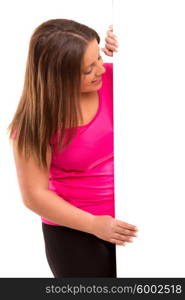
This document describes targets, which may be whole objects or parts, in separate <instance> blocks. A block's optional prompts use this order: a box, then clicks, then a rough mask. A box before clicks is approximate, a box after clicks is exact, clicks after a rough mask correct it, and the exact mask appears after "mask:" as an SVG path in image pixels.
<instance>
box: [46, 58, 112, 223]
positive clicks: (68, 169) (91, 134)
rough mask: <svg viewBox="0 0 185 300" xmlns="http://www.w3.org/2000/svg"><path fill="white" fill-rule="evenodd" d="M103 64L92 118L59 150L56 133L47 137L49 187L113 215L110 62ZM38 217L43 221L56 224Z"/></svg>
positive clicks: (72, 201) (88, 207)
mask: <svg viewBox="0 0 185 300" xmlns="http://www.w3.org/2000/svg"><path fill="white" fill-rule="evenodd" d="M104 67H105V68H106V72H105V73H104V74H103V75H102V87H101V88H100V89H99V90H98V95H99V108H98V111H97V113H96V115H95V117H94V118H93V119H92V120H91V121H90V122H89V123H88V124H86V125H83V126H78V127H77V135H76V136H75V137H74V139H73V140H72V141H71V143H70V144H69V145H68V146H67V147H66V148H65V149H63V151H62V152H57V151H56V135H55V136H54V137H53V138H52V139H51V148H52V150H54V149H55V153H54V151H52V159H51V166H50V174H49V189H50V190H51V191H53V192H54V193H56V194H57V195H59V196H61V197H62V198H63V199H64V200H65V201H68V202H69V203H70V204H72V205H74V206H76V207H78V208H80V209H82V210H84V211H87V212H89V213H92V214H94V215H110V216H112V217H115V211H114V153H113V65H112V64H111V63H105V64H104ZM67 130H68V129H65V132H67ZM43 201H44V200H43ZM41 219H42V222H43V223H46V224H50V225H58V224H55V223H53V222H51V221H49V220H46V219H44V218H43V217H41ZM58 226H60V225H58Z"/></svg>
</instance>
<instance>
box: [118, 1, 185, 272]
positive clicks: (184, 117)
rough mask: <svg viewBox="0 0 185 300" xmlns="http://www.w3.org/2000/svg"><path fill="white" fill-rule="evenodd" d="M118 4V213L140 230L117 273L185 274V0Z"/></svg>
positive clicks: (122, 254) (120, 260)
mask: <svg viewBox="0 0 185 300" xmlns="http://www.w3.org/2000/svg"><path fill="white" fill-rule="evenodd" d="M114 3H115V6H114V29H115V31H116V33H117V35H118V37H119V43H120V51H119V54H117V55H116V56H115V66H114V67H115V69H114V71H115V76H114V78H115V86H114V87H115V98H114V101H115V102H114V103H115V107H114V108H115V111H114V113H115V115H114V117H115V128H114V138H115V152H114V154H115V194H116V195H115V196H116V197H115V202H116V217H117V218H121V219H124V220H126V221H127V222H129V223H131V224H134V225H136V226H137V227H138V228H139V232H138V237H137V238H135V240H134V242H133V243H132V244H127V246H126V247H125V248H124V247H120V246H119V247H117V268H118V274H119V277H125V276H126V277H178V276H179V277H184V276H185V258H184V253H185V235H184V229H185V217H184V211H185V18H184V16H185V1H182V0H123V1H122V0H114ZM121 6H122V9H120V7H121Z"/></svg>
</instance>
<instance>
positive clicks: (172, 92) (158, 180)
mask: <svg viewBox="0 0 185 300" xmlns="http://www.w3.org/2000/svg"><path fill="white" fill-rule="evenodd" d="M10 8H11V9H10ZM184 14H185V7H184V1H183V0H168V1H167V0H153V1H152V0H145V1H144V0H139V1H138V0H114V30H115V32H116V34H117V36H118V40H119V44H120V49H119V52H118V54H116V55H115V56H114V59H113V60H114V92H115V97H114V109H115V112H114V119H115V120H114V122H115V130H114V138H115V196H116V199H115V200H116V218H119V219H121V220H125V221H127V222H130V223H132V224H135V225H137V226H138V228H139V234H138V237H137V238H136V239H135V240H134V242H133V243H132V244H127V246H126V247H121V246H119V247H117V269H118V277H159V276H162V277H163V276H166V277H178V276H184V273H185V262H184V255H183V254H184V252H185V246H184V244H185V242H184V225H185V224H184V223H185V222H184V200H185V158H184V153H185V141H184V129H185V118H184V115H185V114H184V112H185V104H184V103H185V89H184V82H185V81H184V79H185V71H184V70H185V58H184V53H185V21H184V18H183V16H184ZM50 18H68V19H74V20H76V21H79V22H82V23H84V24H87V25H89V26H91V27H93V28H94V29H96V30H97V31H98V33H99V34H100V36H101V38H102V41H103V39H104V38H105V33H106V30H107V28H108V26H109V25H110V24H111V23H112V1H111V0H101V1H99V0H94V1H92V2H89V1H86V0H68V1H62V0H53V1H52V2H51V1H48V0H39V1H31V2H30V1H20V0H17V1H15V2H14V1H13V0H12V1H10V0H9V1H8V0H7V1H6V2H4V3H3V5H2V4H1V12H0V22H1V27H0V28H1V47H0V63H1V68H0V79H1V110H0V145H1V156H0V166H1V171H0V182H1V210H0V226H1V247H0V277H50V276H51V277H52V273H51V271H50V269H49V267H48V264H47V261H46V258H45V253H44V243H43V237H42V232H41V221H40V217H39V216H38V215H36V214H34V213H33V212H31V211H29V210H28V209H27V208H26V207H25V206H24V205H23V203H22V200H21V196H20V192H19V188H18V183H17V178H16V173H15V167H14V161H13V157H12V151H11V148H10V146H9V143H8V139H7V136H6V128H7V126H8V124H9V122H10V120H11V118H12V115H13V113H14V111H15V108H16V106H17V103H18V99H19V97H20V93H21V91H22V84H23V77H24V71H25V62H26V57H27V50H28V43H29V40H30V36H31V34H32V32H33V30H34V29H35V27H36V26H38V25H39V24H40V23H42V22H43V21H45V20H47V19H50ZM102 46H103V43H102ZM103 58H104V61H113V60H112V58H108V57H105V56H104V57H103Z"/></svg>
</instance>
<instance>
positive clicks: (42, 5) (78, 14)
mask: <svg viewBox="0 0 185 300" xmlns="http://www.w3.org/2000/svg"><path fill="white" fill-rule="evenodd" d="M53 18H66V19H74V20H75V21H77V22H81V23H84V24H85V25H88V26H90V27H92V28H94V29H95V30H96V31H97V32H98V33H99V34H100V37H101V39H102V42H101V44H100V46H101V47H103V46H104V39H105V36H106V31H107V30H108V26H109V25H110V24H112V1H111V0H103V1H102V0H101V1H99V0H93V1H86V0H66V1H64V0H58V1H57V0H52V1H49V0H38V1H20V0H16V1H13V0H12V1H10V0H7V1H4V2H3V4H2V3H1V9H0V28H1V47H0V65H1V68H0V80H1V110H0V147H1V155H0V166H1V168H0V184H1V196H0V198H1V201H0V203H1V206H0V234H1V240H0V244H1V247H0V277H53V274H52V273H51V271H50V269H49V266H48V263H47V260H46V258H45V250H44V242H43V236H42V231H41V220H40V217H39V216H38V215H36V214H34V213H33V212H32V211H30V210H28V209H27V208H26V207H25V206H24V205H23V203H22V199H21V196H20V192H19V187H18V182H17V178H16V171H15V167H14V160H13V155H12V150H11V147H10V145H9V142H8V138H7V135H6V128H7V126H8V124H9V122H10V121H11V118H12V116H13V114H14V112H15V109H16V107H17V104H18V101H19V97H20V94H21V91H22V85H23V78H24V72H25V64H26V58H27V51H28V44H29V40H30V37H31V34H32V32H33V30H34V29H35V28H36V27H37V26H38V25H40V24H41V23H42V22H44V21H46V20H49V19H53ZM102 56H103V59H104V61H105V62H106V61H107V62H108V61H113V60H112V58H109V57H107V56H105V55H103V54H102Z"/></svg>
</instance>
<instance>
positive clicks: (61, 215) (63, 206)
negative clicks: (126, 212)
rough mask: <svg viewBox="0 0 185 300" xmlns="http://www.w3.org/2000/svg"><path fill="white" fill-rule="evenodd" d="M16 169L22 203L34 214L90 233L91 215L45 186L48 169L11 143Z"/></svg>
mask: <svg viewBox="0 0 185 300" xmlns="http://www.w3.org/2000/svg"><path fill="white" fill-rule="evenodd" d="M13 153H14V160H15V165H16V172H17V177H18V182H19V187H20V191H21V195H22V199H23V203H24V204H25V206H26V207H27V208H29V209H30V210H32V211H33V212H35V213H36V214H38V215H40V216H42V217H44V218H45V219H48V220H50V221H51V222H53V223H56V224H59V225H63V226H66V227H70V228H73V229H77V230H81V231H84V232H88V233H92V221H93V219H94V215H92V214H90V213H88V212H85V211H83V210H81V209H79V208H77V207H75V206H73V205H71V204H70V203H68V202H67V201H65V200H64V199H63V198H61V197H60V196H58V195H56V194H55V193H54V192H52V191H50V190H49V189H48V180H49V172H48V170H45V171H44V170H42V169H41V168H39V167H38V165H37V163H36V161H35V160H34V158H33V157H31V158H30V159H29V160H28V161H26V160H25V159H24V158H23V156H22V155H20V154H19V153H18V150H17V146H16V142H15V141H14V142H13ZM47 162H48V169H49V166H50V163H51V149H50V147H48V151H47Z"/></svg>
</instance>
